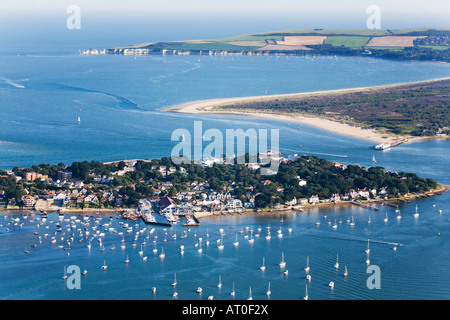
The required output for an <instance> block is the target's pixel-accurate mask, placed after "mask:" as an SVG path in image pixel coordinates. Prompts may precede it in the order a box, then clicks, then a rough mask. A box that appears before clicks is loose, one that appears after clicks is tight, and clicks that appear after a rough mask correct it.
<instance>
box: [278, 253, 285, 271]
mask: <svg viewBox="0 0 450 320" xmlns="http://www.w3.org/2000/svg"><path fill="white" fill-rule="evenodd" d="M279 265H280V268H284V267H286V262H285V261H284V252H282V253H281V262H280V264H279Z"/></svg>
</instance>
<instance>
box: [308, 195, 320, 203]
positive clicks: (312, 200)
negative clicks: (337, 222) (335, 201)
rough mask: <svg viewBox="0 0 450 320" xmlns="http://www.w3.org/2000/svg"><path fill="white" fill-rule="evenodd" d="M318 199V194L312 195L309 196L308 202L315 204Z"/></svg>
mask: <svg viewBox="0 0 450 320" xmlns="http://www.w3.org/2000/svg"><path fill="white" fill-rule="evenodd" d="M319 201H320V200H319V196H318V195H313V196H311V197H309V199H308V202H309V203H311V204H316V203H318V202H319Z"/></svg>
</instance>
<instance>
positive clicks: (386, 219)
mask: <svg viewBox="0 0 450 320" xmlns="http://www.w3.org/2000/svg"><path fill="white" fill-rule="evenodd" d="M384 222H388V215H387V212H386V218H384Z"/></svg>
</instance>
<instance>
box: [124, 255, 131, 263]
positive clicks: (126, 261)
mask: <svg viewBox="0 0 450 320" xmlns="http://www.w3.org/2000/svg"><path fill="white" fill-rule="evenodd" d="M125 263H126V264H128V263H130V259H128V255H127V260H125Z"/></svg>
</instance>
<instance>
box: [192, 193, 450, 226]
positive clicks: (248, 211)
mask: <svg viewBox="0 0 450 320" xmlns="http://www.w3.org/2000/svg"><path fill="white" fill-rule="evenodd" d="M439 185H440V188H439V189H436V190H432V191H430V192H427V193H423V194H412V195H410V196H408V197H400V198H392V199H374V200H360V201H348V200H345V201H339V202H321V203H319V204H315V205H311V204H308V205H306V206H301V208H293V207H287V208H265V209H263V210H262V211H257V210H254V209H246V210H245V211H244V212H243V213H240V214H236V215H238V216H239V215H253V216H264V215H277V214H286V213H297V214H298V213H300V214H302V213H306V212H308V211H310V210H314V209H317V210H321V209H327V208H336V207H347V206H352V205H361V206H363V207H364V206H365V207H366V208H367V206H370V205H372V204H381V205H384V204H387V205H389V204H393V203H407V202H409V201H411V200H415V199H421V198H427V197H432V196H436V195H441V194H443V193H444V192H446V191H447V190H448V189H450V185H445V184H439ZM230 215H231V214H229V213H222V212H215V213H214V212H201V213H200V214H198V215H197V214H196V218H197V219H203V218H209V219H213V218H217V217H222V216H230Z"/></svg>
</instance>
